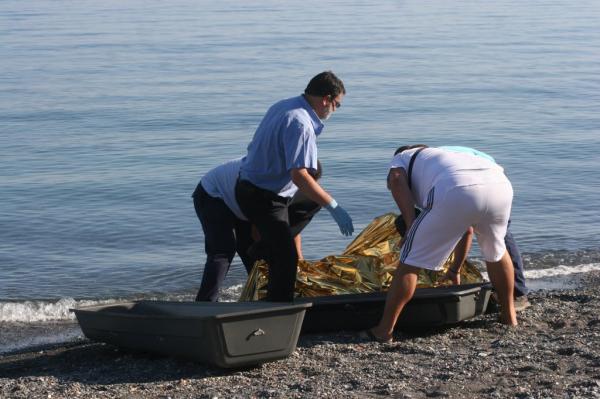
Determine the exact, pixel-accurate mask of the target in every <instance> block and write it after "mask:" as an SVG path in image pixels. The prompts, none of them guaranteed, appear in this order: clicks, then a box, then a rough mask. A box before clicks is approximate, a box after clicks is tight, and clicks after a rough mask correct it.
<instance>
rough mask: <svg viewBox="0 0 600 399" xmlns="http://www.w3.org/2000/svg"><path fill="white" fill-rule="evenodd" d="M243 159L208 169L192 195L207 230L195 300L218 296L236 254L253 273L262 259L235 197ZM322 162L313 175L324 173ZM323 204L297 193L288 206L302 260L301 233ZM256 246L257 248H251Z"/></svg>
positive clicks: (316, 176) (316, 177)
mask: <svg viewBox="0 0 600 399" xmlns="http://www.w3.org/2000/svg"><path fill="white" fill-rule="evenodd" d="M241 164H242V158H239V159H234V160H231V161H228V162H225V163H224V164H222V165H219V166H217V167H216V168H213V169H211V170H210V171H208V172H207V173H206V174H205V175H204V176H203V177H202V179H201V180H200V183H198V186H197V187H196V190H195V191H194V193H193V194H192V197H193V198H194V208H195V210H196V215H197V216H198V219H199V220H200V223H201V224H202V230H203V231H204V248H205V252H206V264H205V266H204V273H203V276H202V283H201V284H200V289H199V290H198V294H197V296H196V301H212V302H215V301H216V300H217V298H218V294H219V288H220V287H221V285H222V283H223V280H224V279H225V276H226V275H227V272H228V271H229V267H230V266H231V262H232V260H233V258H234V256H235V254H236V253H237V254H238V255H239V257H240V259H241V260H242V263H243V264H244V267H245V268H246V271H247V272H248V273H250V271H252V267H253V266H254V262H255V261H256V260H258V259H260V258H261V256H260V255H261V254H260V253H257V252H260V249H257V248H260V247H259V246H258V245H256V244H257V241H258V239H259V237H257V235H258V233H257V232H256V231H253V228H252V225H251V223H250V222H249V221H248V219H247V218H246V216H245V215H244V214H243V213H242V211H241V209H240V207H239V205H238V203H237V200H236V198H235V185H236V182H237V179H238V176H239V173H240V166H241ZM321 173H322V170H321V163H320V162H319V161H317V169H316V171H314V173H313V176H314V178H315V179H319V178H320V176H321ZM320 209H321V207H320V206H319V205H318V204H317V203H315V202H313V201H311V200H309V199H308V198H307V197H305V196H303V195H301V194H297V195H295V196H294V197H293V198H292V200H291V202H290V205H289V207H288V217H289V222H290V230H291V233H292V236H293V237H294V244H295V246H296V251H297V253H298V258H299V259H302V247H301V238H300V232H301V231H302V229H304V227H306V225H308V223H309V222H310V221H311V220H312V218H313V217H314V215H316V214H317V212H318V211H319V210H320ZM251 248H254V249H255V250H254V251H251V250H250V249H251Z"/></svg>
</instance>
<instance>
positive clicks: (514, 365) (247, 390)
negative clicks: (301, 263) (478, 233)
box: [0, 273, 600, 398]
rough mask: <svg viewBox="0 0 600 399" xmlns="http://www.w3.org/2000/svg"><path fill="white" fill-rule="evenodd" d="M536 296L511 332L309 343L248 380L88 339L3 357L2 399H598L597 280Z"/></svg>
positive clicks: (462, 328) (490, 322)
mask: <svg viewBox="0 0 600 399" xmlns="http://www.w3.org/2000/svg"><path fill="white" fill-rule="evenodd" d="M579 285H580V287H578V288H577V289H567V290H556V291H538V292H535V293H533V294H532V295H530V301H531V303H532V306H531V307H529V308H528V309H526V310H524V311H523V312H521V313H519V315H518V317H519V322H520V325H519V326H518V327H516V328H508V327H505V326H503V325H501V324H499V323H498V322H497V314H493V313H492V314H487V315H484V316H481V317H478V318H476V319H473V320H469V321H466V322H462V323H460V324H459V325H457V326H452V327H448V328H442V329H435V330H427V331H419V332H410V333H407V332H400V333H398V334H397V335H396V342H394V343H392V344H379V343H375V342H369V341H366V340H365V339H362V338H361V337H360V336H359V335H358V334H357V333H355V332H339V333H332V334H322V335H305V336H302V337H300V340H299V342H298V348H297V349H296V351H295V352H294V353H293V354H292V355H291V356H290V357H289V358H286V359H283V360H280V361H276V362H271V363H266V364H263V365H261V366H258V367H254V368H247V369H242V370H224V369H219V368H216V367H211V366H206V365H203V364H198V363H193V362H189V361H186V360H179V359H172V358H168V357H160V356H154V355H150V354H143V353H131V352H127V351H122V350H120V349H118V348H115V347H113V346H110V345H105V344H98V343H92V342H89V341H87V340H85V341H80V342H77V343H72V344H67V345H61V346H54V347H46V348H43V349H38V350H36V351H30V352H23V353H17V354H10V355H6V356H3V357H0V397H2V398H5V397H6V398H37V397H44V398H49V397H51V398H77V397H85V398H90V397H96V398H115V397H128V398H132V397H133V398H136V397H140V398H141V397H144V398H168V397H171V398H215V397H217V398H230V397H240V398H246V397H259V398H270V397H271V398H315V397H331V398H340V397H344V398H364V397H372V398H376V397H388V396H392V397H396V398H431V397H434V398H436V397H442V398H444V397H450V398H473V397H483V398H507V397H517V398H565V397H566V398H599V397H600V288H599V287H600V273H591V274H586V275H584V276H583V277H582V278H581V280H580V283H579Z"/></svg>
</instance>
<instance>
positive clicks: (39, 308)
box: [0, 298, 115, 323]
mask: <svg viewBox="0 0 600 399" xmlns="http://www.w3.org/2000/svg"><path fill="white" fill-rule="evenodd" d="M111 302H115V300H114V299H113V300H96V301H94V300H76V299H73V298H62V299H60V300H58V301H25V302H0V322H22V323H33V322H44V321H61V320H72V319H74V318H75V315H74V314H72V313H71V312H69V309H72V308H76V307H80V306H90V305H100V304H105V303H111Z"/></svg>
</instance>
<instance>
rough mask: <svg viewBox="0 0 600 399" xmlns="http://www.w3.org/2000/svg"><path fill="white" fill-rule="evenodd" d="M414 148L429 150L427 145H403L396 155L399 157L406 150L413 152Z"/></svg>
mask: <svg viewBox="0 0 600 399" xmlns="http://www.w3.org/2000/svg"><path fill="white" fill-rule="evenodd" d="M413 148H427V146H426V145H425V144H413V145H403V146H402V147H398V149H397V150H396V152H395V153H394V155H398V154H400V153H401V152H404V151H406V150H412V149H413Z"/></svg>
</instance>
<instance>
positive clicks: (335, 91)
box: [304, 71, 346, 98]
mask: <svg viewBox="0 0 600 399" xmlns="http://www.w3.org/2000/svg"><path fill="white" fill-rule="evenodd" d="M304 94H306V95H309V96H318V97H325V96H331V97H332V98H336V97H337V96H338V95H340V94H346V89H345V88H344V83H343V82H342V81H341V80H340V78H338V77H337V76H335V74H334V73H333V72H331V71H325V72H321V73H320V74H318V75H317V76H315V77H314V78H312V79H311V80H310V82H308V86H306V89H304Z"/></svg>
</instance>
